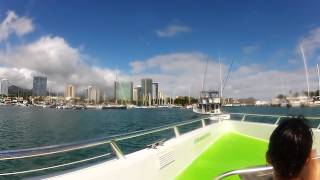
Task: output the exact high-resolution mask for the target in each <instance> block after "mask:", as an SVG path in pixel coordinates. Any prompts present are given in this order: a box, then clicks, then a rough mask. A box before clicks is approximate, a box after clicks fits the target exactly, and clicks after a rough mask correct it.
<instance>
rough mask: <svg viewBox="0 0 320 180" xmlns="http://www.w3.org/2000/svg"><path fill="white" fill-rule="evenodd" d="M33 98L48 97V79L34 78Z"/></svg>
mask: <svg viewBox="0 0 320 180" xmlns="http://www.w3.org/2000/svg"><path fill="white" fill-rule="evenodd" d="M32 95H33V96H46V95H47V77H43V76H34V77H33V88H32Z"/></svg>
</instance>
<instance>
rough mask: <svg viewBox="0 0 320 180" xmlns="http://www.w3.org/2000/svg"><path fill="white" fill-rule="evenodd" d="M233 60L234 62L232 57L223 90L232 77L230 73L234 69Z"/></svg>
mask: <svg viewBox="0 0 320 180" xmlns="http://www.w3.org/2000/svg"><path fill="white" fill-rule="evenodd" d="M233 62H234V59H232V61H231V64H230V66H229V69H228V74H227V76H226V78H225V79H224V81H223V87H222V91H223V90H224V88H225V87H226V85H227V82H228V80H229V79H230V74H231V71H232V67H233Z"/></svg>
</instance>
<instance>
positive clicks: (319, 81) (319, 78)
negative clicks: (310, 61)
mask: <svg viewBox="0 0 320 180" xmlns="http://www.w3.org/2000/svg"><path fill="white" fill-rule="evenodd" d="M317 70H318V96H320V95H319V93H320V70H319V64H317Z"/></svg>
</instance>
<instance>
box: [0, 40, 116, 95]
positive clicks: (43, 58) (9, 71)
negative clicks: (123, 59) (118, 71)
mask: <svg viewBox="0 0 320 180" xmlns="http://www.w3.org/2000/svg"><path fill="white" fill-rule="evenodd" d="M0 63H1V64H2V66H3V67H1V68H0V77H6V78H8V79H10V81H11V82H12V83H14V84H16V85H18V86H21V87H25V88H29V89H30V88H31V87H32V78H33V76H35V75H45V76H47V77H48V84H49V88H51V89H53V90H60V91H61V90H62V89H63V87H64V86H65V85H66V84H69V83H70V84H74V85H76V86H78V87H79V88H84V87H86V86H88V85H94V86H97V87H99V88H101V89H107V88H108V87H111V86H112V84H113V81H114V79H115V71H114V70H111V69H108V68H100V67H94V66H90V65H88V64H86V63H85V61H84V60H83V58H82V55H81V53H80V52H79V50H78V49H76V48H73V47H71V46H70V45H69V44H68V43H67V42H66V41H65V40H64V39H63V38H61V37H51V36H44V37H41V38H40V39H39V40H37V41H35V42H32V43H29V44H25V45H21V46H18V47H14V48H10V49H6V50H4V51H0ZM110 94H111V92H110Z"/></svg>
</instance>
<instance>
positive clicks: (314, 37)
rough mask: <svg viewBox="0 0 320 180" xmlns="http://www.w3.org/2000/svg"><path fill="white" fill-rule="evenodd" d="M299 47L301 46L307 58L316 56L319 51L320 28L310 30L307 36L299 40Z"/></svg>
mask: <svg viewBox="0 0 320 180" xmlns="http://www.w3.org/2000/svg"><path fill="white" fill-rule="evenodd" d="M299 45H302V46H303V49H304V53H305V54H306V56H307V57H313V56H314V55H316V52H318V51H319V49H320V27H318V28H315V29H312V30H311V31H310V32H309V34H308V35H307V36H305V37H303V38H302V39H301V41H300V44H299ZM298 48H299V47H298Z"/></svg>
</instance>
